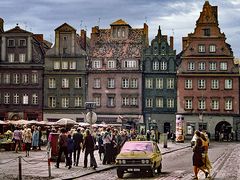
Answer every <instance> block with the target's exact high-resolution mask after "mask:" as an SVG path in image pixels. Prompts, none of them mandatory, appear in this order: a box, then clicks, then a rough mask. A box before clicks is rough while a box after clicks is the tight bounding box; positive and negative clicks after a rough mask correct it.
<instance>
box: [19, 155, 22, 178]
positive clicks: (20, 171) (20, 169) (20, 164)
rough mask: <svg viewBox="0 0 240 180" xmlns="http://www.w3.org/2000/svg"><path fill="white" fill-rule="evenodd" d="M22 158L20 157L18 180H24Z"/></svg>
mask: <svg viewBox="0 0 240 180" xmlns="http://www.w3.org/2000/svg"><path fill="white" fill-rule="evenodd" d="M21 158H22V157H21V156H18V171H19V176H18V180H22V162H21V161H22V160H21Z"/></svg>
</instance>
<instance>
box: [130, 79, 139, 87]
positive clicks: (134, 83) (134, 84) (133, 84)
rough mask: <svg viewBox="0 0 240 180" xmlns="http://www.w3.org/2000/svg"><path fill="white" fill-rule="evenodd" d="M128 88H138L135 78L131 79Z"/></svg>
mask: <svg viewBox="0 0 240 180" xmlns="http://www.w3.org/2000/svg"><path fill="white" fill-rule="evenodd" d="M130 87H131V88H138V79H137V78H133V79H131V82H130Z"/></svg>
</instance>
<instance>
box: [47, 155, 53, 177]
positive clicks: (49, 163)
mask: <svg viewBox="0 0 240 180" xmlns="http://www.w3.org/2000/svg"><path fill="white" fill-rule="evenodd" d="M47 158H48V177H49V179H51V176H52V175H51V159H50V155H49V151H47Z"/></svg>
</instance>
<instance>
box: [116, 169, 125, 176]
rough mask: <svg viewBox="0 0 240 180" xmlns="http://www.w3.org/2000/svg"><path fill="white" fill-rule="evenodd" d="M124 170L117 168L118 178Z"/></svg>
mask: <svg viewBox="0 0 240 180" xmlns="http://www.w3.org/2000/svg"><path fill="white" fill-rule="evenodd" d="M123 174H124V171H123V170H122V169H117V176H118V178H123Z"/></svg>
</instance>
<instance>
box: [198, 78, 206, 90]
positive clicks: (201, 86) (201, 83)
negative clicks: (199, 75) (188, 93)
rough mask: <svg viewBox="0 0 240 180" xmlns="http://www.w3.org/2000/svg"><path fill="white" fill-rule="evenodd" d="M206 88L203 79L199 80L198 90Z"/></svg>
mask: <svg viewBox="0 0 240 180" xmlns="http://www.w3.org/2000/svg"><path fill="white" fill-rule="evenodd" d="M205 88H206V80H205V79H199V80H198V89H205Z"/></svg>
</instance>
